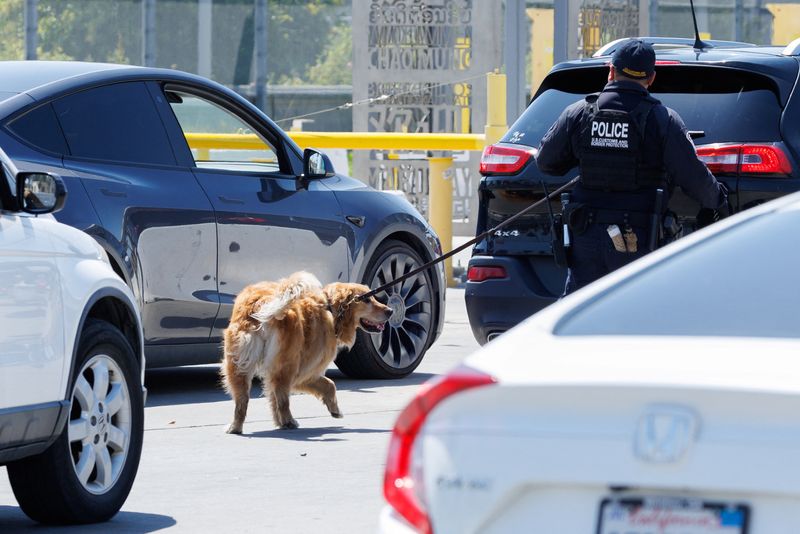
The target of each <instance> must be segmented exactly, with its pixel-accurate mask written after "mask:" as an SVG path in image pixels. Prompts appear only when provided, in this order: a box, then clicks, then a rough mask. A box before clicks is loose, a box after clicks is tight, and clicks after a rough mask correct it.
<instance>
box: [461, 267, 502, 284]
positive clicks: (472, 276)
mask: <svg viewBox="0 0 800 534" xmlns="http://www.w3.org/2000/svg"><path fill="white" fill-rule="evenodd" d="M506 276H507V275H506V269H505V267H496V266H494V265H473V266H472V267H470V268H469V270H467V280H468V281H469V282H483V281H484V280H491V279H492V278H505V277H506Z"/></svg>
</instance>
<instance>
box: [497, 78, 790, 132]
mask: <svg viewBox="0 0 800 534" xmlns="http://www.w3.org/2000/svg"><path fill="white" fill-rule="evenodd" d="M656 69H657V74H656V81H655V83H654V84H653V85H652V87H651V88H650V90H651V93H652V94H653V96H654V97H655V98H658V99H659V100H660V101H661V103H662V104H664V105H665V106H667V107H670V108H672V109H674V110H675V111H677V112H678V114H679V115H680V116H681V118H682V119H683V121H684V122H685V123H686V127H687V128H688V129H689V130H696V131H702V132H704V133H705V135H704V136H703V137H701V138H699V139H697V141H696V143H697V144H698V145H704V144H708V143H731V142H752V141H772V140H780V138H781V135H780V120H781V106H780V102H779V101H778V95H777V94H775V90H776V88H775V87H774V85H773V84H772V82H771V81H770V80H769V78H766V77H764V76H761V75H759V74H754V73H749V72H746V71H740V70H735V69H721V68H711V67H677V68H675V67H673V68H670V67H661V68H659V67H657V68H656ZM607 76H608V68H607V67H602V68H584V69H571V70H565V71H562V72H556V73H553V74H551V75H550V76H549V77H548V79H547V80H545V82H544V84H543V85H542V88H541V89H540V90H539V94H538V96H537V97H536V99H535V100H534V101H533V102H532V103H531V104H530V106H528V109H526V110H525V112H524V113H523V114H522V115H521V116H520V118H519V119H517V121H516V122H515V123H514V125H513V126H511V128H509V130H508V133H507V134H506V136H505V137H504V138H503V140H502V141H503V142H504V143H517V144H522V145H527V146H533V147H537V146H539V143H540V142H541V140H542V137H544V134H545V133H547V130H549V129H550V126H552V125H553V123H554V122H555V121H556V119H558V117H559V115H561V112H562V111H564V108H566V107H567V106H569V105H570V104H572V103H574V102H577V101H578V100H582V99H583V98H584V97H585V96H586V95H587V94H590V93H594V92H597V91H600V90H602V89H603V87H604V86H605V84H606V82H607V81H608V80H607Z"/></svg>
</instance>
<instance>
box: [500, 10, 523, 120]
mask: <svg viewBox="0 0 800 534" xmlns="http://www.w3.org/2000/svg"><path fill="white" fill-rule="evenodd" d="M527 26H528V25H527V18H526V17H525V0H506V2H505V20H504V24H503V28H504V32H503V33H504V34H505V43H504V45H503V60H504V61H503V62H504V63H505V66H506V76H507V89H506V90H507V95H508V100H507V104H508V106H507V110H506V111H507V115H506V121H507V122H508V124H512V123H513V122H514V121H515V120H517V117H519V116H520V114H521V113H522V112H523V111H524V110H525V104H527V102H526V101H525V100H526V98H525V96H526V95H525V89H526V85H527V84H526V80H525V56H526V53H525V52H526V51H527V48H528V36H527Z"/></svg>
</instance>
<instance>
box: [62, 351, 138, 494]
mask: <svg viewBox="0 0 800 534" xmlns="http://www.w3.org/2000/svg"><path fill="white" fill-rule="evenodd" d="M132 415H133V411H132V407H131V398H130V395H129V392H128V386H127V384H126V382H125V377H124V375H123V374H122V370H121V369H120V368H119V366H118V365H117V364H116V363H115V362H114V360H113V359H112V358H111V357H110V356H107V355H105V354H96V355H95V356H93V357H92V358H91V359H90V360H89V361H88V362H86V364H85V365H84V366H83V369H81V372H80V373H79V374H78V377H77V378H76V380H75V386H74V388H73V390H72V405H71V409H70V420H69V432H68V438H69V447H70V452H71V454H72V461H73V467H74V468H75V474H76V475H77V477H78V480H79V481H80V483H81V485H82V486H83V487H84V488H85V489H86V490H87V491H88V492H90V493H93V494H95V495H100V494H103V493H106V492H107V491H108V490H110V489H111V488H112V487H113V486H114V483H115V482H116V481H117V479H118V478H119V475H120V472H121V471H122V469H123V467H124V466H125V459H126V456H127V454H128V449H129V448H130V436H131V424H132Z"/></svg>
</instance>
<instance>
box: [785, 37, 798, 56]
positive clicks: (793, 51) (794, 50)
mask: <svg viewBox="0 0 800 534" xmlns="http://www.w3.org/2000/svg"><path fill="white" fill-rule="evenodd" d="M783 55H784V56H800V37H798V38H797V39H795V40H794V41H792V42H791V43H789V44H788V45H787V46H786V48H784V49H783Z"/></svg>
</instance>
